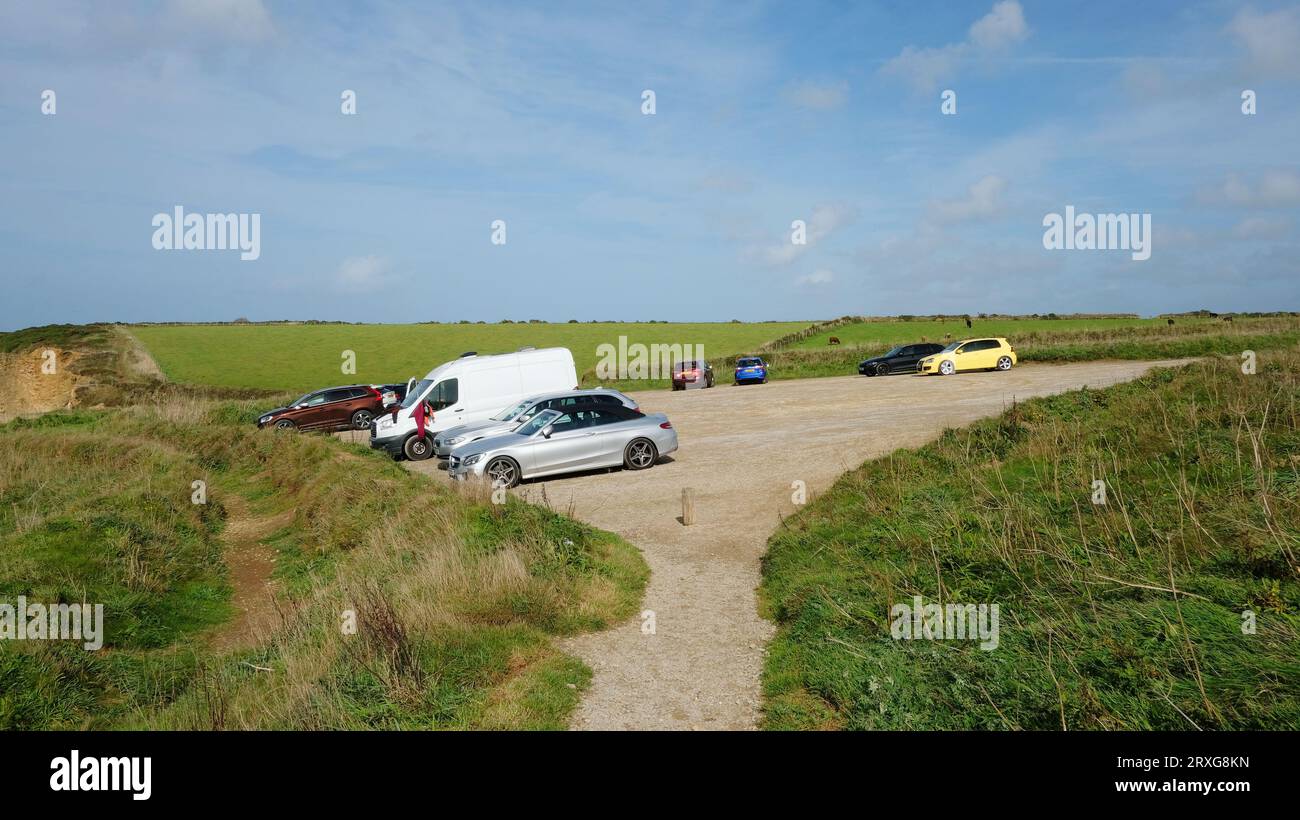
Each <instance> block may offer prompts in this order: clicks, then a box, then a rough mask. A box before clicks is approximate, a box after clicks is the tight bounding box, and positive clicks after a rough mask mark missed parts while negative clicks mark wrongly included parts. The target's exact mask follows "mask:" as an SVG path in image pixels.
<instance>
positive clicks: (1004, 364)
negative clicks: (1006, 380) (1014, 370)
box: [998, 356, 1011, 370]
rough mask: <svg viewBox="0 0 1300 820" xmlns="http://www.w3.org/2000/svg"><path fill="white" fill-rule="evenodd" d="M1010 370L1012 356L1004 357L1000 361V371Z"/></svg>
mask: <svg viewBox="0 0 1300 820" xmlns="http://www.w3.org/2000/svg"><path fill="white" fill-rule="evenodd" d="M1010 369H1011V357H1010V356H1003V357H1002V358H1000V359H998V370H1010Z"/></svg>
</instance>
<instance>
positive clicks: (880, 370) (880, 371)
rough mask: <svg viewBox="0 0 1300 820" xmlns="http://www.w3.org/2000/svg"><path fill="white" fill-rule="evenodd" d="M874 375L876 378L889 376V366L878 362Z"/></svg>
mask: <svg viewBox="0 0 1300 820" xmlns="http://www.w3.org/2000/svg"><path fill="white" fill-rule="evenodd" d="M876 375H877V376H888V375H889V365H887V364H885V363H884V362H880V363H879V364H877V365H876Z"/></svg>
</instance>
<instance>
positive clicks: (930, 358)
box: [921, 356, 934, 364]
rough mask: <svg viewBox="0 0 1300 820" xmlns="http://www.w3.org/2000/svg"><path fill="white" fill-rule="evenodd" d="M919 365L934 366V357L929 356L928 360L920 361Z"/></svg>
mask: <svg viewBox="0 0 1300 820" xmlns="http://www.w3.org/2000/svg"><path fill="white" fill-rule="evenodd" d="M921 364H934V357H933V356H931V357H929V358H928V359H922V360H921Z"/></svg>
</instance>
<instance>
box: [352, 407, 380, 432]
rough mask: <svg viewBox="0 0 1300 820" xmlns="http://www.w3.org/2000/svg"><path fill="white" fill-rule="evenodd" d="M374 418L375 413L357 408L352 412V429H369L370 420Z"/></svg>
mask: <svg viewBox="0 0 1300 820" xmlns="http://www.w3.org/2000/svg"><path fill="white" fill-rule="evenodd" d="M374 418H375V414H374V413H371V412H370V411H369V410H358V411H357V412H355V413H353V414H352V429H353V430H369V429H370V422H371V421H373V420H374Z"/></svg>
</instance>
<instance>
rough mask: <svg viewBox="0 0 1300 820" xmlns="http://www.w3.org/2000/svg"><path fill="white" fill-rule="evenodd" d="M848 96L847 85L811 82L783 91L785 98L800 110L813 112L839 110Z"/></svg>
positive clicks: (798, 84)
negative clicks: (807, 109) (809, 109)
mask: <svg viewBox="0 0 1300 820" xmlns="http://www.w3.org/2000/svg"><path fill="white" fill-rule="evenodd" d="M848 96H849V84H848V83H846V82H844V81H840V82H838V83H828V84H818V83H813V82H804V83H796V84H795V85H792V86H789V87H788V88H786V89H785V98H786V100H788V101H789V102H791V103H792V104H794V105H797V106H799V107H800V108H811V109H812V110H814V111H830V110H832V109H835V108H839V107H840V106H841V105H843V104H844V101H845V100H846V99H848Z"/></svg>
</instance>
